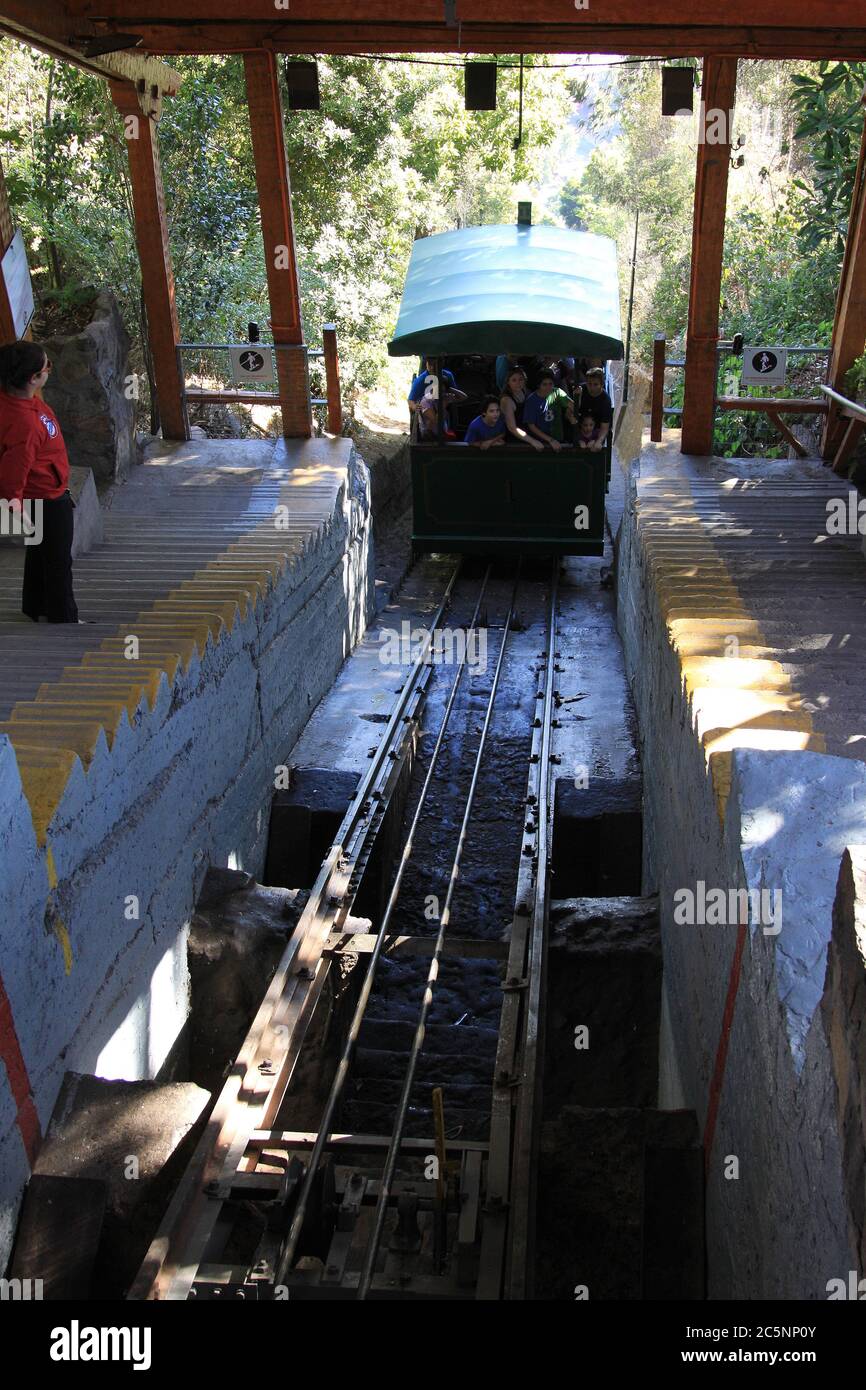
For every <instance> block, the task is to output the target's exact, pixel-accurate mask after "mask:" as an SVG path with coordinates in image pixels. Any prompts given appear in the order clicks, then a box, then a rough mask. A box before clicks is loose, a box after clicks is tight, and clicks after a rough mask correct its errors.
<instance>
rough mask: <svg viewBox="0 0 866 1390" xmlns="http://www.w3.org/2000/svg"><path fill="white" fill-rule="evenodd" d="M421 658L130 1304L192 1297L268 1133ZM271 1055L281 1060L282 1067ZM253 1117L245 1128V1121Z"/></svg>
mask: <svg viewBox="0 0 866 1390" xmlns="http://www.w3.org/2000/svg"><path fill="white" fill-rule="evenodd" d="M460 568H461V565H460V564H458V565H457V566H455V568H454V570H453V571H452V573H451V576H450V579H449V581H448V584H447V586H446V588H445V591H444V593H443V595H442V599H441V601H440V603H439V605H438V607H437V609H436V612H435V614H434V615H433V617H432V619H431V621H430V623H429V624H428V627H427V631H428V632H430V633H432V632H435V631H436V628H437V626H438V625H439V623H440V621H441V619H442V616H443V614H444V613H445V610H446V608H447V607H448V604H449V603H450V600H451V594H452V592H453V589H454V585H455V583H456V581H457V577H458V575H459V573H460ZM425 658H426V648H424V649H422V650H421V651H420V652H419V653H418V655H417V656H416V658H415V660H414V662H413V664H412V667H411V668H410V670H409V672H408V673H407V676H406V678H405V680H404V682H403V684H402V685H401V687H400V690H399V692H398V698H397V699H396V700H395V702H394V705H393V707H392V710H391V714H390V716H389V719H388V723H387V725H386V727H385V729H384V731H383V735H382V739H381V741H380V743H379V745H378V747H377V749H376V753H375V755H374V757H373V760H372V762H371V764H370V767H369V768H368V769H367V772H366V773H365V775H364V776H363V777H362V779H361V783H360V785H359V787H358V790H357V791H356V793H355V796H354V798H353V800H352V802H351V804H350V805H349V807H348V808H347V810H346V814H345V816H344V817H343V820H342V822H341V824H340V827H339V829H338V831H337V835H336V837H335V839H334V842H333V844H332V845H331V848H330V850H329V851H328V854H327V856H326V858H325V860H324V862H323V864H322V867H321V869H320V870H319V874H318V876H317V878H316V881H315V883H314V885H313V887H312V889H311V892H310V897H309V899H308V901H307V904H306V906H305V908H304V911H303V912H302V914H301V917H300V919H299V921H298V924H297V927H296V928H295V931H294V933H293V935H292V937H291V939H290V941H289V942H288V944H287V946H286V949H285V951H284V952H283V955H282V957H281V959H280V961H279V963H278V965H277V968H276V971H275V973H274V975H273V978H272V980H271V983H270V985H269V986H268V989H267V991H266V992H265V995H264V997H263V999H262V1002H261V1004H260V1006H259V1009H258V1011H257V1013H256V1016H255V1018H254V1020H253V1022H252V1024H251V1026H250V1028H249V1030H248V1032H247V1035H246V1038H245V1039H244V1042H243V1044H242V1046H241V1050H240V1052H239V1053H238V1057H237V1059H236V1062H235V1065H234V1067H233V1068H232V1070H231V1072H230V1074H229V1076H228V1078H227V1080H226V1082H225V1084H224V1086H223V1088H222V1090H221V1092H220V1094H219V1096H218V1097H217V1100H216V1103H215V1105H214V1108H213V1110H212V1112H211V1116H210V1119H209V1121H208V1124H207V1127H206V1129H205V1131H204V1133H203V1135H202V1137H201V1139H200V1140H199V1143H198V1145H197V1147H196V1149H195V1152H194V1154H193V1157H192V1159H191V1160H190V1163H189V1165H188V1167H187V1169H186V1171H185V1174H184V1177H183V1178H182V1180H181V1183H180V1186H179V1187H178V1188H177V1190H176V1191H175V1194H174V1197H173V1198H172V1201H171V1202H170V1204H169V1207H168V1210H167V1212H166V1214H165V1216H164V1218H163V1221H162V1222H161V1224H160V1227H159V1230H158V1232H157V1234H156V1236H155V1237H154V1240H153V1241H152V1242H151V1246H150V1248H149V1250H148V1252H147V1254H146V1256H145V1259H144V1262H143V1264H142V1266H141V1268H140V1270H139V1272H138V1275H137V1277H136V1279H135V1281H134V1282H133V1285H132V1287H131V1289H130V1291H129V1293H128V1295H127V1297H128V1298H129V1299H131V1300H133V1301H134V1300H136V1299H141V1298H160V1297H167V1298H183V1297H185V1296H186V1295H187V1293H188V1292H189V1289H190V1288H191V1286H192V1284H193V1282H194V1280H195V1271H196V1268H197V1267H198V1264H199V1263H200V1261H201V1258H202V1256H203V1253H204V1250H205V1248H206V1245H207V1242H208V1240H209V1239H210V1235H211V1233H212V1231H213V1228H214V1225H215V1223H216V1220H217V1219H218V1213H219V1209H220V1206H221V1203H220V1202H219V1201H214V1200H213V1195H214V1194H215V1193H216V1195H217V1196H219V1197H223V1188H224V1187H225V1185H226V1184H227V1183H229V1184H230V1178H231V1174H232V1172H234V1171H237V1169H238V1166H239V1164H240V1162H241V1161H242V1159H243V1154H244V1151H245V1149H246V1141H247V1137H248V1134H249V1132H251V1130H257V1129H261V1128H264V1127H267V1125H268V1124H269V1122H270V1117H271V1116H273V1114H275V1113H276V1111H277V1110H278V1108H279V1105H280V1103H281V1101H282V1097H283V1095H284V1094H285V1090H286V1088H287V1086H288V1083H289V1080H290V1079H291V1070H292V1068H293V1066H294V1061H295V1060H296V1053H297V1048H296V1046H295V1029H296V1028H297V1026H298V1023H299V1021H300V1020H301V1018H302V1015H303V1005H304V1001H305V1000H306V999H307V997H308V995H309V994H310V993H311V991H313V990H314V989H316V988H317V986H318V987H319V988H320V987H321V981H320V979H319V977H320V975H321V973H322V972H321V971H320V968H319V967H320V965H321V962H322V953H323V950H324V947H325V943H326V941H327V938H328V935H329V932H330V930H331V925H332V923H333V922H334V921H335V919H337V918H338V917H339V918H342V919H344V918H345V916H346V915H347V913H348V911H349V910H350V908H351V901H349V902H347V896H348V894H349V886H350V880H351V865H347V864H346V859H345V848H346V845H347V843H349V844H351V845H352V847H353V852H355V853H357V852H359V849H360V848H361V847H363V843H364V840H365V837H366V836H367V835H368V834H369V833H370V831H371V830H372V829H373V828H374V827H375V826H376V825H377V818H378V817H379V814H380V812H379V806H378V803H376V804H375V805H371V800H372V798H373V796H374V791H375V788H376V786H377V783H378V782H379V781H382V782H383V783H385V784H387V782H388V779H389V777H390V776H391V775H392V769H391V767H390V766H389V764H390V763H391V762H392V761H393V760H392V759H390V757H389V755H390V753H391V751H392V747H393V745H394V743H395V741H396V740H397V738H398V736H399V737H402V736H403V734H404V719H405V717H406V711H407V709H409V708H410V707H411V706H412V703H413V701H415V702H416V703H417V701H418V699H420V695H421V689H422V679H423V677H424V673H425ZM410 717H412V716H410ZM352 896H353V895H352ZM299 998H300V1000H301V1002H300V1004H299V1003H298V999H299ZM274 1058H280V1059H281V1061H280V1064H279V1065H278V1066H277V1067H275V1066H274V1064H273V1061H272V1059H274ZM250 1119H251V1120H252V1124H251V1125H250V1128H249V1129H247V1128H246V1123H245V1122H247V1121H249V1120H250Z"/></svg>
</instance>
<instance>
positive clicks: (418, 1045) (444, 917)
mask: <svg viewBox="0 0 866 1390" xmlns="http://www.w3.org/2000/svg"><path fill="white" fill-rule="evenodd" d="M521 566H522V561H519V562H518V566H517V574H516V575H515V579H514V588H513V589H512V593H511V603H510V606H509V609H508V616H507V618H506V620H505V627H504V629H503V633H502V644H501V646H500V648H499V656H498V658H497V662H496V670H495V672H494V675H493V682H492V685H491V690H490V697H489V699H488V702H487V710H486V713H485V716H484V724H483V726H482V729H481V738H480V741H479V745H478V751H477V753H476V757H475V766H474V768H473V771H472V780H471V782H470V785H469V792H468V795H467V798H466V807H465V810H464V812H463V821H462V823H461V826H460V834H459V836H458V840H457V848H456V851H455V854H454V860H453V863H452V866H451V874H450V877H449V880H448V889H447V893H446V897H445V904H444V907H443V909H442V913H441V915H440V918H439V931H438V933H437V935H436V945H435V947H434V950H433V957H432V959H431V961H430V968H429V970H428V973H427V983H426V987H425V990H424V995H423V998H422V1000H421V1009H420V1012H419V1016H418V1023H417V1026H416V1029H415V1036H414V1038H413V1040H412V1049H411V1051H410V1053H409V1059H408V1062H407V1065H406V1073H405V1076H404V1080H403V1089H402V1092H401V1095H400V1101H399V1104H398V1108H397V1116H396V1119H395V1122H394V1129H393V1132H392V1134H391V1142H390V1144H389V1146H388V1153H387V1156H386V1158H385V1165H384V1168H383V1171H382V1180H381V1186H380V1189H379V1198H378V1201H377V1203H376V1211H375V1216H374V1220H373V1230H372V1232H371V1235H370V1241H369V1245H368V1248H367V1253H366V1257H365V1260H364V1265H363V1268H362V1270H361V1277H360V1280H359V1283H358V1292H357V1297H358V1298H359V1299H365V1298H366V1297H367V1294H368V1293H369V1290H370V1285H371V1283H372V1280H373V1274H374V1271H375V1266H376V1258H377V1256H378V1253H379V1244H380V1241H381V1239H382V1231H383V1228H384V1224H385V1216H386V1214H387V1210H388V1201H389V1198H390V1194H391V1187H392V1184H393V1181H394V1172H395V1169H396V1166H397V1157H398V1154H399V1152H400V1146H401V1144H402V1141H403V1131H404V1129H405V1127H406V1118H407V1115H408V1112H409V1100H410V1096H411V1092H412V1087H413V1085H414V1083H415V1072H416V1070H417V1066H418V1059H419V1057H420V1055H421V1049H422V1047H423V1046H424V1037H425V1032H426V1023H427V1015H428V1013H429V1012H430V1005H431V1004H432V1002H433V990H434V985H435V983H436V981H437V979H438V976H439V962H440V959H441V956H442V948H443V944H444V940H445V933H446V931H447V930H448V922H449V920H450V916H451V904H452V901H453V898H454V893H455V890H456V887H457V879H458V876H459V873H460V863H461V860H462V858H463V850H464V847H465V844H466V836H467V831H468V826H469V819H470V816H471V814H472V807H473V804H474V801H475V793H476V790H477V787H478V779H479V776H480V773H481V765H482V761H483V757H484V750H485V747H486V744H487V734H488V731H489V728H490V721H491V719H492V717H493V706H494V702H495V700H496V693H497V691H498V689H499V679H500V676H501V674H502V665H503V661H504V658H505V649H506V647H507V645H508V634H509V632H510V629H511V623H512V620H513V617H514V605H515V600H516V597H517V586H518V583H519V581H520V571H521Z"/></svg>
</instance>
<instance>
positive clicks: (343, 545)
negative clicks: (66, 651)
mask: <svg viewBox="0 0 866 1390" xmlns="http://www.w3.org/2000/svg"><path fill="white" fill-rule="evenodd" d="M346 458H347V472H346V480H345V483H344V485H343V486H342V487H341V488H340V489H338V490H337V496H336V500H335V503H334V508H333V512H332V514H331V516H330V518H329V520H328V522H327V524H326V525H324V526H323V527H322V528H321V529H320V530H319V531H318V533H316V532H313V533H311V536H310V542H309V545H308V546H307V547H306V548H305V550H304V552H303V554H301V555H298V556H297V557H296V558H295V560H294V561H293V563H292V564H291V565H290V566H287V567H286V569H285V570H284V571H283V572H282V573H281V575H280V577H279V579H278V580H277V581H276V583H275V584H274V585H273V587H271V588H269V590H268V592H267V593H265V594H264V595H262V596H260V597H259V598H258V599H257V601H256V602H254V603H251V604H250V605H249V607H248V608H247V609H246V611H245V613H244V614H243V616H241V615H240V613H239V614H238V615H237V616H236V619H235V621H234V624H233V626H232V627H231V630H230V631H228V630H225V629H224V630H223V632H222V634H221V636H220V638H219V640H218V641H212V640H209V641H208V642H207V645H206V647H205V649H204V651H203V652H202V653H201V655H200V656H197V655H194V656H193V658H192V660H191V661H190V664H189V666H188V667H187V668H186V669H184V667H183V665H182V664H181V666H180V667H179V668H178V670H177V672H176V674H175V676H174V678H173V680H171V681H169V680H167V679H166V678H165V677H164V678H163V680H162V682H161V684H160V686H159V690H158V693H157V695H156V698H155V700H154V702H153V704H152V705H151V704H150V703H149V702H148V701H147V700H142V702H141V704H140V705H139V707H138V709H137V710H135V711H134V712H133V714H132V717H131V718H130V719H128V720H127V719H126V718H125V717H124V719H123V720H122V722H121V724H120V726H119V727H118V729H117V730H116V732H115V734H114V737H113V739H112V742H111V746H110V747H109V746H108V744H107V743H106V741H105V739H104V738H101V739H100V741H99V743H98V745H97V747H96V751H95V753H94V756H93V759H92V761H91V762H90V764H89V766H88V767H87V768H86V769H85V768H84V767H83V766H82V764H81V763H80V762H79V761H78V759H77V758H74V759H72V764H71V767H70V773H69V778H68V782H67V785H66V788H65V791H64V792H63V795H62V798H61V800H60V803H59V805H58V807H57V810H56V812H55V814H54V816H53V818H52V822H51V826H50V845H51V852H52V860H51V863H49V862H48V860H47V856H46V850H45V846H44V845H42V846H40V845H38V844H37V842H36V837H35V833H34V828H33V822H32V819H31V815H30V808H29V806H28V803H27V800H26V799H25V796H24V793H23V790H22V786H21V779H20V775H19V771H18V765H17V762H16V758H15V753H14V750H13V748H12V745H11V744H10V742H9V740H8V738H6V737H5V736H4V735H0V864H2V867H3V871H2V873H0V924H2V931H0V980H2V982H3V984H4V986H5V991H6V995H7V996H8V1001H9V1008H8V1009H6V1008H5V1001H4V999H3V997H2V995H0V1057H3V1058H7V1057H8V1056H10V1055H12V1054H11V1053H10V1051H9V1047H8V1046H7V1044H9V1045H10V1046H11V1037H10V1036H9V1030H10V1029H12V1030H13V1031H14V1033H15V1038H16V1039H17V1041H16V1043H15V1046H16V1047H17V1048H18V1049H19V1050H20V1054H21V1056H22V1057H23V1059H24V1063H25V1064H26V1072H25V1073H24V1075H25V1078H29V1086H30V1091H31V1094H32V1097H33V1100H34V1101H35V1106H36V1111H37V1113H38V1117H39V1122H40V1124H41V1128H42V1132H43V1133H44V1132H45V1130H46V1127H47V1124H48V1121H49V1118H50V1116H51V1112H52V1107H53V1105H54V1102H55V1098H56V1096H57V1093H58V1089H59V1087H60V1084H61V1081H62V1078H63V1075H64V1073H65V1072H67V1071H70V1070H72V1071H77V1072H81V1073H92V1074H95V1075H97V1076H101V1077H105V1078H108V1079H117V1078H123V1079H125V1080H130V1081H136V1080H147V1079H151V1078H154V1077H156V1076H157V1075H158V1074H159V1072H160V1070H161V1068H162V1067H163V1066H164V1064H165V1063H166V1059H167V1058H169V1057H170V1055H171V1053H172V1049H173V1048H174V1047H175V1045H176V1043H177V1040H178V1038H179V1036H180V1034H181V1030H182V1029H183V1028H184V1025H185V1023H186V1020H187V1017H188V1013H189V971H188V964H187V935H188V927H187V924H188V922H189V921H190V918H191V916H192V913H193V911H194V908H195V904H196V901H197V899H198V896H199V892H200V890H201V886H202V883H203V880H204V877H205V874H206V872H207V869H208V866H209V865H221V866H226V867H228V868H239V869H245V870H247V871H248V872H250V873H252V874H253V875H255V876H258V875H260V873H261V869H262V865H263V863H264V857H265V851H266V847H267V837H268V812H269V808H270V801H271V797H272V794H273V774H274V768H275V767H276V766H277V765H278V764H280V763H282V762H283V761H284V760H285V758H286V756H287V755H288V753H289V751H290V750H291V748H292V746H293V744H294V743H295V741H296V740H297V738H298V735H299V733H300V731H301V729H302V728H303V726H304V724H305V723H306V721H307V719H308V716H309V713H310V710H311V709H313V708H314V707H315V705H316V703H317V702H318V701H319V700H320V699H321V697H322V696H323V695H324V693H325V692H326V691H327V690H328V689H329V687H330V686H331V684H332V682H333V680H334V677H335V675H336V673H337V671H338V670H339V668H340V666H341V664H342V662H343V659H344V657H345V655H346V654H347V652H348V651H349V650H351V648H352V647H353V645H354V644H355V643H356V642H358V640H359V639H360V637H361V635H362V633H363V631H364V628H365V626H366V623H367V621H368V619H369V617H370V615H371V613H372V609H373V599H374V594H373V585H372V549H371V545H370V501H369V473H368V471H367V469H366V467H365V466H364V464H363V462H362V461H361V460H360V458H359V457H358V455H357V453H356V452H355V450H354V449H352V450H351V451H350V450H349V448H348V446H347V449H346ZM55 875H56V887H55V888H54V889H53V892H52V891H50V890H51V886H52V880H53V879H54V877H55ZM130 892H134V894H135V895H136V896H137V897H138V899H139V906H138V909H137V914H136V915H135V916H133V917H130V913H129V910H128V904H127V895H128V894H129V893H130ZM49 901H50V909H47V907H46V904H47V903H49ZM61 939H62V941H63V942H64V943H65V950H61V949H60V948H59V945H58V943H59V941H61ZM13 1084H14V1081H13V1082H12V1083H10V1077H9V1072H8V1067H3V1066H0V1271H2V1269H3V1266H4V1264H5V1262H6V1258H7V1256H8V1252H9V1247H10V1242H11V1236H12V1232H13V1230H14V1223H15V1218H16V1213H17V1208H18V1203H19V1200H20V1194H21V1191H22V1187H23V1184H24V1182H25V1180H26V1176H27V1169H28V1165H27V1159H26V1155H25V1151H24V1146H23V1141H22V1134H23V1132H24V1131H23V1128H22V1115H21V1109H20V1107H21V1098H20V1087H19V1089H18V1093H15V1092H13V1089H12V1085H13Z"/></svg>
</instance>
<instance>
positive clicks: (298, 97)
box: [285, 58, 319, 111]
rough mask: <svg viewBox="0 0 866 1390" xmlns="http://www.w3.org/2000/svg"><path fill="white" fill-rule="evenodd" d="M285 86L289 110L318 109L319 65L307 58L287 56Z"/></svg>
mask: <svg viewBox="0 0 866 1390" xmlns="http://www.w3.org/2000/svg"><path fill="white" fill-rule="evenodd" d="M285 74H286V88H287V91H288V94H289V110H290V111H318V110H319V65H318V63H316V62H311V61H310V60H309V59H304V60H301V59H296V58H287V59H286V63H285Z"/></svg>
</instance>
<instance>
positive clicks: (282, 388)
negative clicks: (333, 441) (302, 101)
mask: <svg viewBox="0 0 866 1390" xmlns="http://www.w3.org/2000/svg"><path fill="white" fill-rule="evenodd" d="M244 74H245V76H246V83H247V107H248V109H249V115H250V133H251V135H252V142H253V158H254V160H255V166H256V185H257V187H258V191H259V207H260V209H261V216H262V240H263V242H264V248H265V270H266V273H267V277H268V297H269V300H270V305H271V332H272V334H273V340H274V346H275V348H276V353H275V356H276V359H277V381H278V387H279V393H280V410H281V412H282V417H283V434H284V435H285V436H286V437H287V438H290V439H291V438H295V439H305V438H309V436H310V435H311V434H312V432H313V421H312V413H311V410H310V379H309V373H308V370H307V349H306V345H305V343H304V332H303V328H302V325H301V296H300V289H299V286H298V266H297V261H296V258H295V232H294V228H293V226H292V190H291V187H290V184H289V168H288V164H287V163H286V146H285V140H284V138H283V107H282V101H281V98H280V87H279V79H278V76H277V64H276V59H275V57H274V54H273V53H271V52H261V51H260V52H257V53H245V54H244Z"/></svg>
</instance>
